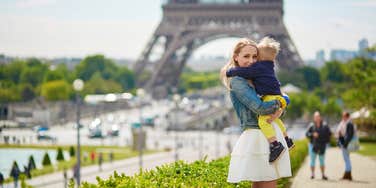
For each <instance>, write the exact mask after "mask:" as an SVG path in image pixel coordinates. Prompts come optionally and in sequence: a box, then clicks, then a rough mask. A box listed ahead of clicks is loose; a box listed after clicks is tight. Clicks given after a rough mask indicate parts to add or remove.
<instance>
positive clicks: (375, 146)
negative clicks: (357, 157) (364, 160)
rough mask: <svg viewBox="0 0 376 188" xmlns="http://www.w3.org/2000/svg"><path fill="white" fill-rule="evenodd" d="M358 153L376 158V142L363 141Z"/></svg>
mask: <svg viewBox="0 0 376 188" xmlns="http://www.w3.org/2000/svg"><path fill="white" fill-rule="evenodd" d="M357 153H359V154H361V155H365V156H370V157H371V158H372V159H375V160H376V142H361V143H360V150H359V151H358V152H357Z"/></svg>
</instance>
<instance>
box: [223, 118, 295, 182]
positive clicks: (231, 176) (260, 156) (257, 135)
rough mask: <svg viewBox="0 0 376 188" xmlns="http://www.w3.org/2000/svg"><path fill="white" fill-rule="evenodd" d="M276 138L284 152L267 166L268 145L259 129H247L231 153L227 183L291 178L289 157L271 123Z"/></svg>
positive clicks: (278, 133)
mask: <svg viewBox="0 0 376 188" xmlns="http://www.w3.org/2000/svg"><path fill="white" fill-rule="evenodd" d="M273 126H274V130H275V132H276V137H277V139H278V141H280V142H281V143H282V144H283V146H285V147H286V150H285V151H284V152H283V154H282V156H281V157H280V158H279V159H278V161H276V162H274V163H272V164H269V143H268V141H267V139H266V137H265V136H264V134H263V133H262V132H261V130H260V129H247V130H245V131H244V132H243V133H242V134H241V135H240V137H239V139H238V141H237V142H236V144H235V147H234V149H233V150H232V153H231V159H230V166H229V171H228V178H227V181H228V182H230V183H237V182H240V181H244V180H246V181H254V182H256V181H271V180H276V179H279V178H282V177H290V176H291V165H290V155H289V152H288V148H287V144H286V141H285V139H284V137H283V135H282V132H281V130H280V129H279V127H278V126H277V125H276V124H274V123H273Z"/></svg>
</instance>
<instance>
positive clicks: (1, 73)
mask: <svg viewBox="0 0 376 188" xmlns="http://www.w3.org/2000/svg"><path fill="white" fill-rule="evenodd" d="M25 68H26V63H25V62H24V61H20V60H15V61H13V62H11V63H9V64H7V65H0V79H1V80H3V79H6V80H11V81H12V82H13V83H15V84H18V83H19V82H20V76H21V73H22V72H23V71H24V69H25Z"/></svg>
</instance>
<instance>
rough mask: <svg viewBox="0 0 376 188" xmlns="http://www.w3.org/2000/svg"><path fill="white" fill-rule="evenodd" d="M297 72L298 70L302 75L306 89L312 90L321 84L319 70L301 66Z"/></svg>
mask: <svg viewBox="0 0 376 188" xmlns="http://www.w3.org/2000/svg"><path fill="white" fill-rule="evenodd" d="M297 72H300V73H301V74H302V75H303V77H304V81H305V84H306V87H305V88H307V89H308V90H313V89H315V88H316V87H320V86H321V79H320V72H319V71H318V70H317V69H315V68H313V67H310V66H304V67H302V68H299V69H298V70H297Z"/></svg>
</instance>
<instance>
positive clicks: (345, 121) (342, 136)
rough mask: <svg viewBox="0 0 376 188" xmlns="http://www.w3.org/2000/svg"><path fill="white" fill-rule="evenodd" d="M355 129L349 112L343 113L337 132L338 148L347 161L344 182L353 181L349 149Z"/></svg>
mask: <svg viewBox="0 0 376 188" xmlns="http://www.w3.org/2000/svg"><path fill="white" fill-rule="evenodd" d="M354 133H355V128H354V125H353V123H352V122H351V119H350V113H349V112H343V113H342V121H341V122H340V123H339V125H338V127H337V131H336V136H337V138H338V146H339V147H340V148H341V150H342V155H343V160H344V161H345V173H344V174H343V177H342V179H343V180H350V181H351V180H352V175H351V160H350V153H349V151H348V149H347V147H348V145H349V143H350V141H351V139H352V138H353V137H354Z"/></svg>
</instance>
